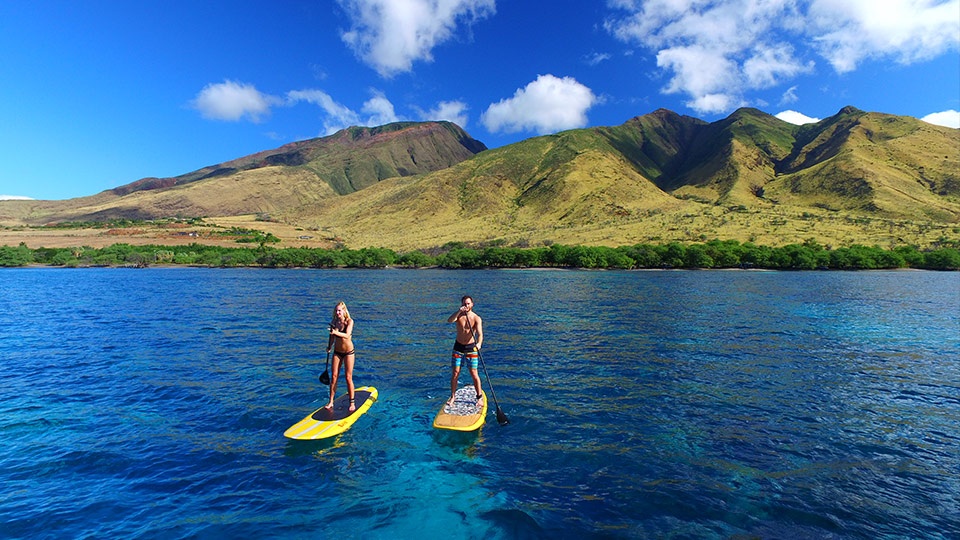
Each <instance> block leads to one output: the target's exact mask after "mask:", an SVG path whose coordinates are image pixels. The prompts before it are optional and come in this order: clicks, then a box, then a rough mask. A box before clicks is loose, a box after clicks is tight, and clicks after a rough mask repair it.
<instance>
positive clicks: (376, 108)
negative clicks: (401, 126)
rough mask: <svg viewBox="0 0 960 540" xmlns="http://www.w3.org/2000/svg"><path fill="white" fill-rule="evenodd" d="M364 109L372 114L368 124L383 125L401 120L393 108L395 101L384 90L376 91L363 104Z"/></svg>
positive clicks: (368, 118)
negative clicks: (387, 96) (385, 94)
mask: <svg viewBox="0 0 960 540" xmlns="http://www.w3.org/2000/svg"><path fill="white" fill-rule="evenodd" d="M362 111H363V112H365V113H367V114H368V115H370V116H368V117H367V121H366V125H368V126H382V125H383V124H389V123H391V122H397V121H399V120H400V117H398V116H397V113H396V112H394V110H393V103H390V100H389V99H387V98H386V96H384V95H383V93H382V92H377V91H374V93H373V97H372V98H370V99H368V100H367V101H366V102H365V103H364V104H363V109H362Z"/></svg>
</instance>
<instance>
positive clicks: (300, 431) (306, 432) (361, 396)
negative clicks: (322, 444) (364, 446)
mask: <svg viewBox="0 0 960 540" xmlns="http://www.w3.org/2000/svg"><path fill="white" fill-rule="evenodd" d="M353 396H354V401H355V402H356V405H357V410H355V411H353V412H350V411H349V410H347V409H349V407H350V395H349V394H344V395H342V396H340V397H338V398H337V399H335V400H333V410H332V411H331V410H329V409H325V408H323V407H320V408H319V409H317V410H315V411H313V412H312V413H310V414H309V415H308V416H307V417H306V418H304V419H303V420H301V421H299V422H297V423H296V424H294V425H292V426H290V428H289V429H287V430H286V431H284V432H283V436H284V437H287V438H288V439H296V440H299V441H313V440H317V439H326V438H327V437H333V436H334V435H339V434H341V433H343V432H344V431H346V430H348V429H350V426H352V425H353V423H354V422H356V421H357V419H358V418H360V416H362V415H363V413H365V412H367V410H369V409H370V406H371V405H373V402H374V401H376V400H377V389H376V388H374V387H372V386H362V387H360V388H356V389H354V391H353Z"/></svg>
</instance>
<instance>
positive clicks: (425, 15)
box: [340, 0, 496, 77]
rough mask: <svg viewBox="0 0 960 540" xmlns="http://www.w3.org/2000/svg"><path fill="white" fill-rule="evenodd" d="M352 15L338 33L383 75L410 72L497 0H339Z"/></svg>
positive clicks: (490, 9)
mask: <svg viewBox="0 0 960 540" xmlns="http://www.w3.org/2000/svg"><path fill="white" fill-rule="evenodd" d="M340 5H341V6H342V7H343V8H344V10H345V11H346V12H347V14H348V16H349V17H350V18H351V20H352V24H353V26H352V28H351V29H350V30H348V31H346V32H344V33H343V34H342V35H341V38H342V39H343V41H344V43H346V44H347V45H349V46H350V47H351V48H352V49H353V50H354V52H355V53H356V54H357V56H359V57H360V58H361V59H362V60H363V61H364V62H366V63H367V64H369V65H370V66H372V67H373V68H374V69H375V70H377V72H378V73H379V74H380V75H381V76H383V77H391V76H393V75H396V74H397V73H402V72H406V71H410V70H411V69H412V67H413V62H415V61H417V60H424V61H428V62H429V61H431V60H432V59H433V56H432V50H433V48H434V47H436V46H437V45H439V44H441V43H443V42H445V41H447V40H449V39H452V38H453V37H454V33H455V32H456V31H457V26H458V23H459V22H463V23H464V24H465V25H466V26H467V27H469V26H470V25H471V24H473V23H474V22H475V21H478V20H480V19H483V18H485V17H488V16H491V15H493V14H494V13H496V2H495V0H340Z"/></svg>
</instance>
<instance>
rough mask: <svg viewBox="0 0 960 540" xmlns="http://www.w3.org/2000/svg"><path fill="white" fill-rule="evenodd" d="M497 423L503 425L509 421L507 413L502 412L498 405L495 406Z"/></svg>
mask: <svg viewBox="0 0 960 540" xmlns="http://www.w3.org/2000/svg"><path fill="white" fill-rule="evenodd" d="M497 423H498V424H500V425H501V426H505V425H507V424H509V423H510V420H509V419H508V418H507V415H506V414H505V413H504V412H503V409H501V408H500V406H499V405H498V406H497Z"/></svg>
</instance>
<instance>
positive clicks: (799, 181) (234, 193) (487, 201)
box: [0, 107, 960, 250]
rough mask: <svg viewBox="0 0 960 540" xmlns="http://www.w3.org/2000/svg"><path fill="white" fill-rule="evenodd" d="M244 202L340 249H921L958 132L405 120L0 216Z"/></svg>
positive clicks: (839, 118)
mask: <svg viewBox="0 0 960 540" xmlns="http://www.w3.org/2000/svg"><path fill="white" fill-rule="evenodd" d="M244 214H257V215H259V216H261V218H262V219H266V220H275V221H281V222H285V223H288V224H291V225H295V226H296V227H298V228H302V229H303V230H309V231H315V232H316V234H319V235H320V236H322V237H323V238H326V239H328V240H329V241H330V242H331V243H332V244H337V245H344V246H347V247H351V248H360V247H367V246H378V247H390V248H394V249H400V250H403V249H418V248H419V249H426V248H433V247H439V246H443V245H444V244H448V243H450V242H466V243H475V244H491V243H493V244H506V245H516V246H530V245H543V244H549V243H553V242H560V243H579V244H591V245H624V244H632V243H638V242H657V241H659V242H664V241H698V240H703V239H713V238H719V239H735V240H740V241H756V242H762V243H765V244H771V245H783V244H787V243H795V242H802V241H805V240H808V239H814V240H817V241H819V242H821V243H825V244H833V245H847V244H852V243H866V244H878V245H887V244H891V245H892V244H897V243H904V242H906V243H913V244H920V245H924V244H933V243H935V242H937V241H941V240H942V239H943V238H944V237H948V238H949V237H952V238H954V239H957V238H960V234H958V231H960V130H956V129H951V128H945V127H940V126H934V125H931V124H927V123H925V122H922V121H920V120H917V119H915V118H912V117H904V116H894V115H889V114H883V113H874V112H864V111H861V110H858V109H856V108H853V107H845V108H843V109H841V110H840V111H839V112H838V113H837V114H835V115H833V116H831V117H829V118H826V119H824V120H821V121H819V122H817V123H814V124H806V125H801V126H798V125H794V124H790V123H788V122H785V121H782V120H780V119H778V118H776V117H774V116H771V115H768V114H766V113H763V112H762V111H759V110H756V109H750V108H744V109H740V110H737V111H735V112H734V113H733V114H731V115H730V116H728V117H726V118H724V119H722V120H718V121H716V122H705V121H703V120H700V119H697V118H692V117H689V116H683V115H679V114H677V113H674V112H672V111H668V110H664V109H660V110H656V111H654V112H652V113H649V114H646V115H643V116H638V117H636V118H632V119H630V120H628V121H627V122H625V123H623V124H621V125H619V126H609V127H595V128H584V129H574V130H569V131H563V132H560V133H557V134H554V135H546V136H540V137H533V138H530V139H526V140H523V141H520V142H517V143H514V144H511V145H508V146H504V147H500V148H496V149H487V148H486V146H485V145H484V144H483V143H481V142H480V141H477V140H475V139H473V138H472V137H470V136H469V135H468V134H467V133H466V132H465V131H464V130H463V129H461V128H460V127H459V126H457V125H455V124H452V123H448V122H404V123H394V124H388V125H385V126H380V127H375V128H366V127H352V128H348V129H345V130H342V131H340V132H338V133H336V134H334V135H331V136H328V137H322V138H316V139H310V140H305V141H299V142H295V143H291V144H287V145H284V146H281V147H279V148H276V149H273V150H267V151H263V152H259V153H257V154H253V155H250V156H245V157H241V158H238V159H235V160H232V161H229V162H226V163H221V164H218V165H215V166H210V167H205V168H203V169H200V170H198V171H193V172H190V173H187V174H184V175H181V176H177V177H172V178H144V179H142V180H138V181H136V182H133V183H130V184H127V185H124V186H120V187H117V188H115V189H111V190H107V191H104V192H102V193H99V194H96V195H92V196H89V197H81V198H77V199H70V200H66V201H2V202H0V223H3V224H5V225H8V226H9V225H11V224H29V225H43V224H48V223H53V222H61V221H86V220H107V219H113V218H129V219H155V218H163V217H172V216H180V217H209V218H216V217H223V216H237V215H244Z"/></svg>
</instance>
